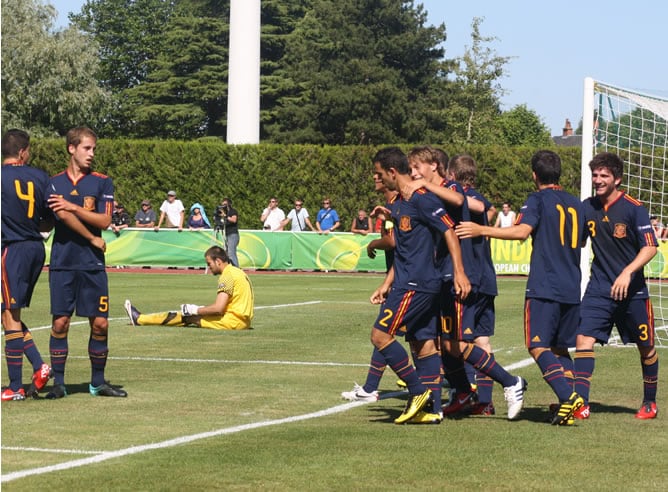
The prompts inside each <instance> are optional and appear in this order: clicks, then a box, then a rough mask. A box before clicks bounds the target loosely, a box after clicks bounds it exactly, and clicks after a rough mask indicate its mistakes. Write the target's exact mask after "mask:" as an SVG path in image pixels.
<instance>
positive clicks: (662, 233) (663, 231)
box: [649, 215, 668, 239]
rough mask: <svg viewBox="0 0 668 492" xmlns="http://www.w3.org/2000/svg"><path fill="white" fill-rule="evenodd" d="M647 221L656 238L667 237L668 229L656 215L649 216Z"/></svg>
mask: <svg viewBox="0 0 668 492" xmlns="http://www.w3.org/2000/svg"><path fill="white" fill-rule="evenodd" d="M649 223H650V224H652V229H654V234H656V237H657V239H666V238H668V229H667V228H666V226H665V225H663V224H662V223H661V221H660V220H659V218H658V217H657V216H656V215H652V216H651V217H650V218H649Z"/></svg>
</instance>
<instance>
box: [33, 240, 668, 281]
mask: <svg viewBox="0 0 668 492" xmlns="http://www.w3.org/2000/svg"><path fill="white" fill-rule="evenodd" d="M102 234H103V237H104V239H105V241H106V242H107V254H106V260H107V265H108V266H135V267H142V266H150V267H203V266H205V264H204V252H205V251H206V250H207V249H208V248H209V247H210V246H213V245H218V246H223V247H224V244H223V238H222V236H221V234H220V233H216V232H214V231H212V230H202V231H186V230H184V231H182V232H179V231H178V230H176V229H161V230H160V231H158V232H155V231H154V230H152V229H135V228H130V229H123V230H122V231H121V232H120V234H118V235H116V234H114V233H113V232H112V231H103V233H102ZM378 237H379V235H378V234H369V235H367V236H361V235H358V234H351V233H347V232H341V233H334V234H323V235H320V234H316V233H313V232H288V231H281V232H267V231H254V230H243V231H241V232H240V241H239V247H238V248H237V257H238V258H239V263H241V267H242V268H248V269H263V270H322V271H328V270H337V271H368V272H384V271H385V255H384V253H383V252H382V251H378V252H377V253H378V255H377V256H376V258H374V259H373V260H372V259H370V258H369V257H368V255H367V253H366V247H367V244H369V241H371V240H373V239H377V238H378ZM46 247H47V261H48V258H49V254H50V249H51V238H49V240H48V241H47V243H46ZM490 247H491V251H492V258H493V260H494V265H495V267H496V273H497V274H498V275H527V274H528V273H529V262H530V257H531V241H530V240H526V241H506V240H500V239H492V240H491V243H490ZM667 259H668V241H660V244H659V252H658V254H657V255H656V256H655V257H654V258H653V259H652V261H651V262H650V263H649V264H648V265H647V267H646V268H645V272H646V274H647V275H648V277H651V278H668V261H666V260H667Z"/></svg>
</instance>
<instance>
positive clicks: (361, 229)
mask: <svg viewBox="0 0 668 492" xmlns="http://www.w3.org/2000/svg"><path fill="white" fill-rule="evenodd" d="M372 231H373V229H372V228H371V217H369V216H368V215H367V214H366V210H362V209H360V210H359V211H358V212H357V217H355V218H354V219H353V223H352V225H351V226H350V232H352V233H355V234H362V235H363V236H366V235H367V234H369V233H370V232H372Z"/></svg>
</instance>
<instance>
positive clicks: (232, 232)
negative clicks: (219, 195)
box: [216, 197, 239, 268]
mask: <svg viewBox="0 0 668 492" xmlns="http://www.w3.org/2000/svg"><path fill="white" fill-rule="evenodd" d="M216 230H222V231H223V237H224V238H225V249H226V250H227V256H229V258H230V262H231V263H232V265H234V266H235V267H237V268H239V259H238V258H237V246H238V245H239V212H237V210H236V209H235V208H234V207H232V199H231V198H228V197H225V198H223V201H222V202H221V204H220V206H218V207H217V208H216Z"/></svg>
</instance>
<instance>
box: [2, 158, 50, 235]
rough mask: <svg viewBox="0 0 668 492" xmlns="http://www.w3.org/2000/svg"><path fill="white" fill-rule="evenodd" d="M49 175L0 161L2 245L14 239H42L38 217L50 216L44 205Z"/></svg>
mask: <svg viewBox="0 0 668 492" xmlns="http://www.w3.org/2000/svg"><path fill="white" fill-rule="evenodd" d="M48 182H49V175H48V174H47V173H46V172H44V171H42V170H41V169H37V168H34V167H30V166H27V165H25V164H3V165H2V247H3V248H4V247H5V245H6V244H9V243H13V242H16V241H43V240H44V238H42V236H41V235H40V233H39V222H40V219H41V218H44V217H47V216H50V214H51V211H50V210H49V208H48V207H47V206H46V198H45V194H46V190H47V184H48Z"/></svg>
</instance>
